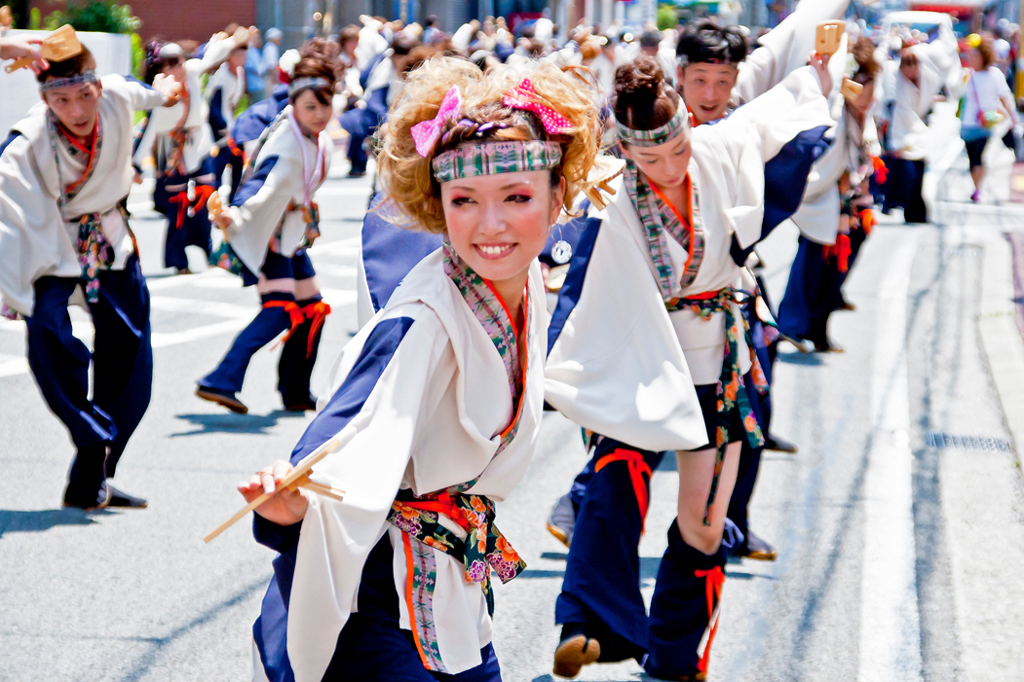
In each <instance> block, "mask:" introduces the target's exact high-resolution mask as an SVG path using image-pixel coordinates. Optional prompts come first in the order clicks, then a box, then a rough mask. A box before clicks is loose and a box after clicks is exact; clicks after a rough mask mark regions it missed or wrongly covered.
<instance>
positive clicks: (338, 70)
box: [292, 38, 345, 105]
mask: <svg viewBox="0 0 1024 682" xmlns="http://www.w3.org/2000/svg"><path fill="white" fill-rule="evenodd" d="M340 54H341V46H340V45H338V43H335V42H333V41H330V40H325V39H324V38H313V39H312V40H307V41H306V42H305V43H303V45H302V47H300V48H299V61H298V62H297V63H296V64H295V72H294V73H293V74H292V80H296V79H299V78H323V79H324V80H326V81H327V82H328V83H330V87H326V88H316V89H314V90H313V91H312V92H313V95H314V96H315V97H316V98H317V101H319V102H320V104H323V105H328V104H330V103H331V101H332V98H333V97H334V86H335V84H336V83H337V82H338V79H339V78H340V77H341V75H342V74H343V73H344V70H345V66H344V65H343V64H342V63H341V60H340V59H339V58H338V56H339V55H340Z"/></svg>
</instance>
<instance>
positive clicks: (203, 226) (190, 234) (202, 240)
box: [153, 154, 223, 270]
mask: <svg viewBox="0 0 1024 682" xmlns="http://www.w3.org/2000/svg"><path fill="white" fill-rule="evenodd" d="M221 156H223V154H222V155H221ZM212 170H213V163H212V161H211V160H210V159H207V160H206V162H205V163H204V164H203V166H201V167H200V169H199V170H198V171H196V172H195V173H193V174H192V175H190V176H186V175H178V174H177V173H173V174H170V175H166V176H164V177H162V178H158V179H157V181H156V187H155V188H154V189H153V205H154V207H155V208H156V210H157V211H159V212H160V213H162V214H163V215H164V216H166V217H167V220H168V225H167V237H166V239H165V240H164V266H165V267H168V268H177V269H179V270H182V269H184V268H187V267H188V257H187V256H186V255H185V247H186V246H198V247H199V248H201V249H202V250H203V251H205V252H206V255H207V256H209V255H210V252H211V251H213V241H212V240H211V237H210V216H209V213H208V212H207V210H206V208H205V207H204V208H201V209H199V210H196V211H193V214H194V215H192V217H189V215H188V209H187V208H184V207H183V206H182V204H181V203H178V202H173V201H171V199H172V198H173V197H174V196H176V195H177V193H176V192H175V193H171V192H170V191H168V189H167V187H168V185H170V186H178V185H187V183H188V181H189V179H190V178H193V179H194V178H195V177H196V176H198V175H205V174H208V173H210V172H212ZM221 171H223V168H221ZM181 211H185V215H184V216H181V220H182V224H181V227H178V226H177V225H178V220H179V216H178V213H179V212H181Z"/></svg>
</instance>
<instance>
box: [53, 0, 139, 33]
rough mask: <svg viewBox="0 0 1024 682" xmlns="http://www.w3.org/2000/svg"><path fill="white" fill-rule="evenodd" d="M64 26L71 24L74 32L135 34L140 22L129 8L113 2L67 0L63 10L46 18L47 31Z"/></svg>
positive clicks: (105, 0) (102, 0) (109, 0)
mask: <svg viewBox="0 0 1024 682" xmlns="http://www.w3.org/2000/svg"><path fill="white" fill-rule="evenodd" d="M64 24H71V25H72V26H74V28H75V30H76V31H98V32H100V33H135V32H136V31H138V30H139V27H140V26H142V20H141V19H139V18H138V17H137V16H135V15H134V14H132V8H131V7H129V6H128V5H118V4H116V3H114V2H113V0H68V3H67V6H66V7H65V8H64V9H63V10H57V11H56V12H53V13H52V14H50V15H48V16H47V17H46V29H47V30H49V31H52V30H54V29H56V28H59V27H61V26H63V25H64Z"/></svg>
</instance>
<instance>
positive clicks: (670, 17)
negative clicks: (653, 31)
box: [657, 5, 679, 31]
mask: <svg viewBox="0 0 1024 682" xmlns="http://www.w3.org/2000/svg"><path fill="white" fill-rule="evenodd" d="M657 22H658V30H659V31H664V30H665V29H669V28H675V27H676V24H677V23H679V15H678V14H677V13H676V8H675V6H674V5H658V16H657Z"/></svg>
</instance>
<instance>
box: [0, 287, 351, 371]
mask: <svg viewBox="0 0 1024 682" xmlns="http://www.w3.org/2000/svg"><path fill="white" fill-rule="evenodd" d="M199 277H201V276H194V277H192V278H191V279H192V283H195V282H196V280H198V279H199ZM171 279H173V280H181V279H187V278H186V277H174V278H171ZM231 279H232V280H234V279H237V278H235V277H232V278H231ZM158 281H166V280H158ZM207 281H210V282H212V281H215V282H218V285H216V286H214V287H211V288H225V287H223V286H220V284H221V283H222V282H223V280H220V279H219V278H218V279H212V278H208V280H207ZM204 286H205V285H204ZM150 288H152V287H150ZM164 288H167V287H164ZM322 294H323V297H324V300H326V301H327V303H329V304H330V305H331V306H332V307H334V308H342V307H344V306H347V305H352V304H354V303H355V302H356V292H355V291H352V290H349V289H323V291H322ZM150 300H151V305H152V307H153V309H155V310H166V311H171V312H194V313H196V314H198V315H210V316H214V317H224V318H228V319H225V320H223V321H221V322H214V323H211V324H204V325H200V326H198V327H192V328H191V329H182V330H179V331H170V332H162V331H155V330H154V331H153V348H154V349H157V348H167V347H168V346H177V345H180V344H183V343H192V342H193V341H199V340H201V339H208V338H212V337H215V336H222V335H225V334H234V333H235V332H237V331H238V330H240V329H242V328H243V327H245V325H247V324H248V323H249V321H250V320H251V319H252V318H254V317H255V316H256V313H258V312H259V309H258V308H257V307H256V306H255V305H254V306H251V307H250V306H242V305H236V304H233V303H223V302H220V301H201V300H195V299H188V298H176V297H171V296H153V297H152V298H151V299H150ZM71 328H72V331H73V333H74V335H75V336H77V337H78V338H80V339H83V340H86V339H89V340H91V339H92V336H93V328H92V323H91V322H90V321H89V320H88V319H78V320H72V323H71ZM0 330H6V331H19V332H21V333H24V330H25V322H24V321H18V322H14V321H11V320H4V321H3V322H2V323H0ZM28 371H29V367H28V361H27V360H26V359H25V358H22V357H15V356H10V355H0V378H3V377H10V376H18V375H22V374H27V373H28Z"/></svg>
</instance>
